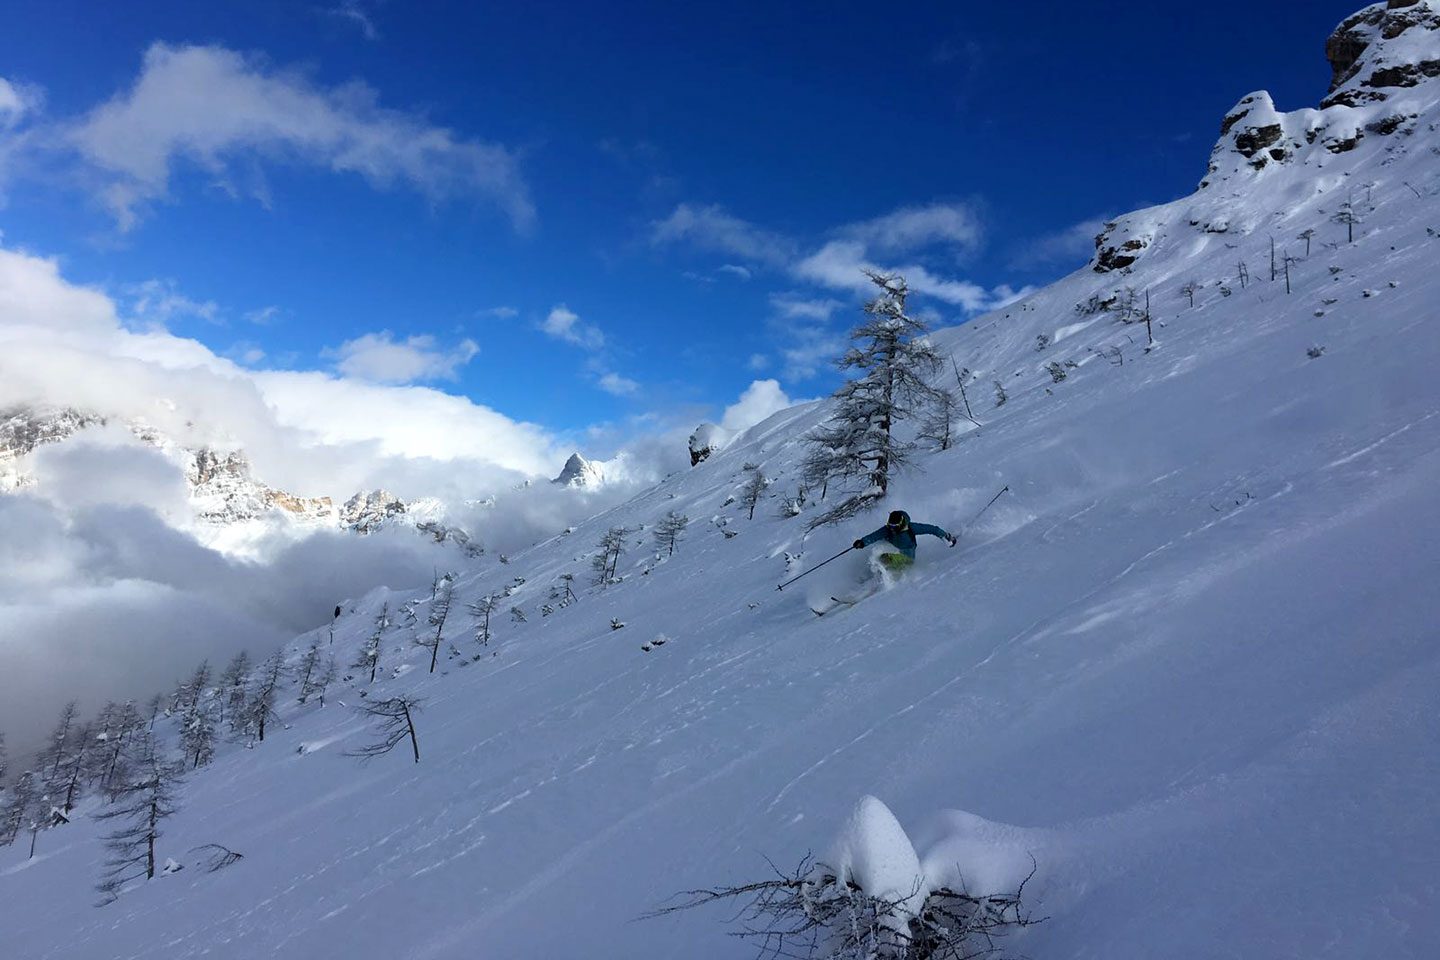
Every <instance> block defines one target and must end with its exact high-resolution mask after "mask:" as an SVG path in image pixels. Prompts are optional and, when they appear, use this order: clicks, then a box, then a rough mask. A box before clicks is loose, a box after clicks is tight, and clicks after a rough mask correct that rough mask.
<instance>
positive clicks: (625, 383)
mask: <svg viewBox="0 0 1440 960" xmlns="http://www.w3.org/2000/svg"><path fill="white" fill-rule="evenodd" d="M599 383H600V389H601V390H604V391H605V392H606V393H612V394H614V395H615V396H617V397H628V396H630V395H631V394H632V393H634V392H635V391H636V390H638V389H639V388H640V384H638V383H636V382H635V381H634V380H631V379H630V378H628V377H622V376H620V374H618V373H613V372H612V373H607V374H605V375H604V376H602V377H601V378H600V381H599Z"/></svg>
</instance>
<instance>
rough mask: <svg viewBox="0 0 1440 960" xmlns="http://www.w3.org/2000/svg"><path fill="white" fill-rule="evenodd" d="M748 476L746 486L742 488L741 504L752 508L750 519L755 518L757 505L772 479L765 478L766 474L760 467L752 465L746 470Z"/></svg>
mask: <svg viewBox="0 0 1440 960" xmlns="http://www.w3.org/2000/svg"><path fill="white" fill-rule="evenodd" d="M746 473H747V474H748V476H747V477H746V478H745V486H743V487H741V488H740V505H741V506H743V507H748V508H749V509H750V515H749V519H751V520H754V519H755V505H756V504H757V503H759V502H760V498H761V497H762V496H764V495H765V488H766V487H768V486H770V481H769V480H767V479H765V474H764V473H762V472H761V470H760V468H759V467H750V468H749V469H748V470H746Z"/></svg>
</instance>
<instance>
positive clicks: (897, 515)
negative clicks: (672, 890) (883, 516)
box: [885, 510, 910, 530]
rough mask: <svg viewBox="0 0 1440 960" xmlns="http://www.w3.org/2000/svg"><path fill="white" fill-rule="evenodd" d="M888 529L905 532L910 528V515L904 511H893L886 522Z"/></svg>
mask: <svg viewBox="0 0 1440 960" xmlns="http://www.w3.org/2000/svg"><path fill="white" fill-rule="evenodd" d="M885 525H886V526H887V527H894V528H895V529H897V530H904V529H905V528H906V527H908V526H910V514H908V513H906V512H905V511H904V510H891V511H890V519H889V520H888V521H886V523H885Z"/></svg>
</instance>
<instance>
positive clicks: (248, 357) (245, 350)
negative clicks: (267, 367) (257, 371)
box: [225, 340, 266, 367]
mask: <svg viewBox="0 0 1440 960" xmlns="http://www.w3.org/2000/svg"><path fill="white" fill-rule="evenodd" d="M225 356H227V357H229V358H230V359H231V360H234V361H235V362H236V363H238V364H240V365H241V366H243V367H253V366H255V365H256V364H257V363H259V362H260V361H262V360H264V359H265V356H266V354H265V351H264V350H263V349H262V348H261V346H260V344H258V343H255V342H254V341H252V340H238V341H236V342H235V343H232V344H231V345H230V349H229V350H226V351H225Z"/></svg>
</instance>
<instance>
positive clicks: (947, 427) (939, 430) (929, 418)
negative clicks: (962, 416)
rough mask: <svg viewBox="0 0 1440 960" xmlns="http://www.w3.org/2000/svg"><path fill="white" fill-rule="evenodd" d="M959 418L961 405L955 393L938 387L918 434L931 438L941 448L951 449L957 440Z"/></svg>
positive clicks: (924, 437) (924, 438)
mask: <svg viewBox="0 0 1440 960" xmlns="http://www.w3.org/2000/svg"><path fill="white" fill-rule="evenodd" d="M957 419H959V406H958V403H957V401H956V399H955V394H954V393H952V392H951V391H949V390H941V389H937V390H936V391H935V402H934V403H933V404H932V405H931V406H930V408H929V409H928V410H927V411H926V412H925V416H924V418H923V419H922V420H921V421H920V429H919V430H918V431H916V436H918V437H919V438H920V439H921V440H929V441H931V442H932V443H934V444H935V445H936V446H938V447H939V448H940V449H941V450H949V449H950V446H951V444H953V443H954V442H955V421H956V420H957Z"/></svg>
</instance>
